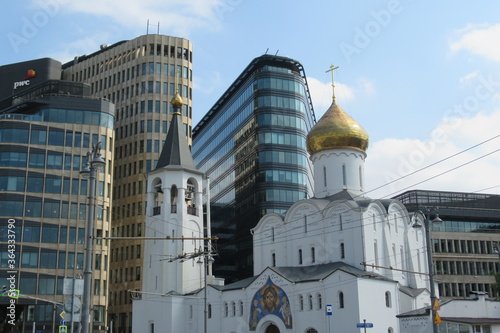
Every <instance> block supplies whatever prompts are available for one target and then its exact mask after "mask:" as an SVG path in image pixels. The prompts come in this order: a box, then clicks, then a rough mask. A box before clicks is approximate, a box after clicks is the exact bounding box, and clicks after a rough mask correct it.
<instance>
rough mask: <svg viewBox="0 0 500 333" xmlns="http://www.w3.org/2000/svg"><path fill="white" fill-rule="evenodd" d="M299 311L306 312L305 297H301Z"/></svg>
mask: <svg viewBox="0 0 500 333" xmlns="http://www.w3.org/2000/svg"><path fill="white" fill-rule="evenodd" d="M299 310H300V311H304V297H303V296H302V295H299Z"/></svg>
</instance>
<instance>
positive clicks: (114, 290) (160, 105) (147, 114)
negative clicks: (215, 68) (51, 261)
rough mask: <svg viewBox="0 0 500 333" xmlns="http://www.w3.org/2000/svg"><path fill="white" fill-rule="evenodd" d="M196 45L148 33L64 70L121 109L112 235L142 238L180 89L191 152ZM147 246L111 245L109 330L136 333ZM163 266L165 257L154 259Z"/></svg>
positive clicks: (135, 242)
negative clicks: (150, 179) (152, 176)
mask: <svg viewBox="0 0 500 333" xmlns="http://www.w3.org/2000/svg"><path fill="white" fill-rule="evenodd" d="M192 59H193V53H192V43H191V42H190V41H189V40H186V39H183V38H177V37H170V36H164V35H157V34H152V35H144V36H140V37H137V38H135V39H132V40H128V41H121V42H117V43H115V44H113V45H101V49H100V50H99V51H97V52H95V53H93V54H90V55H84V56H80V57H75V59H74V61H71V62H68V63H66V64H64V65H63V79H65V80H70V81H77V82H85V83H88V84H89V85H90V86H91V96H94V97H104V98H107V99H109V100H111V101H113V102H114V103H115V105H116V121H115V130H116V135H115V144H114V147H115V149H114V165H113V191H112V192H113V194H112V202H113V210H112V215H111V216H112V222H111V236H115V237H141V236H144V221H145V208H146V207H145V206H146V194H147V189H146V181H145V180H146V178H145V174H146V173H147V172H149V171H151V170H153V169H154V168H155V165H156V163H157V161H158V159H159V156H160V153H161V148H162V147H163V141H164V140H165V137H166V132H167V129H168V128H169V122H170V121H171V119H172V111H173V110H172V105H171V104H170V103H169V102H170V100H171V99H172V97H173V96H174V94H175V93H176V91H178V92H179V94H180V95H181V96H182V98H183V101H184V105H183V106H182V122H183V127H184V130H185V133H186V135H187V137H188V144H189V146H191V126H192V117H191V109H192V108H191V106H192ZM143 248H144V246H143V241H142V240H113V241H111V250H110V265H109V272H110V280H109V288H108V296H109V297H108V299H109V304H108V318H109V321H108V324H109V325H110V326H111V325H112V326H113V332H131V318H132V299H131V297H132V295H131V293H130V292H128V290H135V289H137V290H139V289H140V288H141V285H142V279H143V277H144V274H147V272H146V271H144V270H143V261H144V258H143ZM156 260H161V259H159V258H158V259H156Z"/></svg>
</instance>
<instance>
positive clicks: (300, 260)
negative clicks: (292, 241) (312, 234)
mask: <svg viewBox="0 0 500 333" xmlns="http://www.w3.org/2000/svg"><path fill="white" fill-rule="evenodd" d="M299 265H302V249H299Z"/></svg>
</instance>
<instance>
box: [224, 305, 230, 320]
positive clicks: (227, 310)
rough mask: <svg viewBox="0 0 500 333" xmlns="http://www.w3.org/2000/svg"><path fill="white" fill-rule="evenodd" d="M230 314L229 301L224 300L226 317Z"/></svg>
mask: <svg viewBox="0 0 500 333" xmlns="http://www.w3.org/2000/svg"><path fill="white" fill-rule="evenodd" d="M228 315H229V306H228V304H227V302H224V317H227V316H228Z"/></svg>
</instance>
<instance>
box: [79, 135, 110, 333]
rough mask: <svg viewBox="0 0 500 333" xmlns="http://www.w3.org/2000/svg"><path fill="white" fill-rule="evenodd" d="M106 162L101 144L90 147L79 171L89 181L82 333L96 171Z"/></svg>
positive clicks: (87, 294) (87, 306)
mask: <svg viewBox="0 0 500 333" xmlns="http://www.w3.org/2000/svg"><path fill="white" fill-rule="evenodd" d="M105 164H106V162H104V160H103V159H102V157H101V143H100V142H98V143H97V144H95V145H93V146H92V150H89V151H88V152H87V162H86V165H85V167H84V168H83V169H82V171H80V174H81V175H82V177H84V178H87V177H88V179H89V192H88V193H89V194H88V195H89V196H88V211H87V228H86V229H87V231H86V234H87V235H86V236H87V237H86V241H85V265H84V270H83V301H82V317H81V318H80V320H81V326H82V333H89V332H90V328H89V324H90V304H91V301H90V298H91V290H90V289H91V285H92V249H93V240H92V238H93V237H94V214H95V192H96V183H97V171H98V170H101V169H102V168H103V167H104V165H105Z"/></svg>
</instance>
